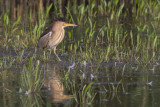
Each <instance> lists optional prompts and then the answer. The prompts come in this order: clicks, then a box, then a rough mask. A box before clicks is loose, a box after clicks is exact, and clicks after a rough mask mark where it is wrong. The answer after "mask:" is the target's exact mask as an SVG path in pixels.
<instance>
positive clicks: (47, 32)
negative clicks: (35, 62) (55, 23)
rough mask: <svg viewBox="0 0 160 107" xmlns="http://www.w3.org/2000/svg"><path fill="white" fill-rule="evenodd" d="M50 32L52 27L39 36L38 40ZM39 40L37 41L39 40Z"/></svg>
mask: <svg viewBox="0 0 160 107" xmlns="http://www.w3.org/2000/svg"><path fill="white" fill-rule="evenodd" d="M51 31H52V26H50V27H48V28H47V29H46V30H45V31H44V32H43V33H42V34H41V35H40V38H41V37H43V36H44V35H46V34H47V33H49V32H51ZM40 38H39V39H40Z"/></svg>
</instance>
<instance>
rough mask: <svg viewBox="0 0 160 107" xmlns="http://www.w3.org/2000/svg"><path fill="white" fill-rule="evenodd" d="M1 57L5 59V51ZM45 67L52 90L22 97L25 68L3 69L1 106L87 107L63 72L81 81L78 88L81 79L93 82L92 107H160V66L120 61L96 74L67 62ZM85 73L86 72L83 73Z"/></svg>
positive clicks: (52, 63) (49, 63) (104, 64)
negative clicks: (69, 88)
mask: <svg viewBox="0 0 160 107" xmlns="http://www.w3.org/2000/svg"><path fill="white" fill-rule="evenodd" d="M4 53H5V52H4ZM1 55H4V54H3V53H2V51H1ZM6 55H7V54H6ZM4 56H5V55H4ZM14 57H15V56H14ZM52 58H53V57H52ZM41 64H43V62H41ZM45 64H46V65H47V71H44V72H49V76H48V77H46V79H47V80H46V81H50V82H46V83H45V86H47V85H48V84H49V83H50V84H49V85H50V86H49V85H48V87H50V89H49V88H47V89H45V88H43V89H42V90H41V92H40V93H39V92H38V93H32V94H27V92H26V93H20V91H19V89H20V87H21V86H20V84H19V78H20V77H19V76H20V75H21V72H20V71H21V70H22V67H17V68H14V67H13V68H12V67H11V68H10V69H1V79H0V84H1V85H0V92H1V93H0V97H1V100H0V103H1V105H2V106H3V107H8V106H19V107H21V106H31V105H34V104H36V105H39V106H44V105H45V106H46V105H48V106H51V105H52V106H72V107H75V106H80V105H81V106H83V105H84V106H87V104H80V103H79V104H78V103H76V101H75V99H74V98H73V96H72V94H71V91H69V90H67V89H66V87H65V85H66V83H65V81H64V80H65V79H64V74H63V72H62V71H64V72H69V73H68V74H69V77H71V78H73V79H74V78H77V79H74V80H76V81H77V83H76V84H78V85H82V84H80V83H81V82H80V78H83V79H82V80H84V83H85V84H88V83H91V82H93V89H94V93H96V96H95V99H94V102H93V103H92V104H91V106H95V107H96V106H110V107H115V106H116V107H117V106H118V107H135V106H137V107H151V106H154V107H158V106H159V104H160V103H159V98H160V97H159V96H160V95H159V88H160V73H159V69H160V65H159V62H157V63H150V64H147V65H146V64H141V65H138V64H134V63H133V64H132V63H124V62H118V61H110V62H108V63H107V62H103V63H102V64H101V65H100V67H99V69H98V72H96V73H95V72H92V70H95V69H94V68H93V67H92V66H93V65H91V64H89V63H87V64H86V66H84V65H82V64H80V63H77V62H75V64H74V63H68V62H66V61H64V62H59V63H55V61H48V62H45ZM95 66H96V64H95ZM69 67H72V68H71V69H70V71H68V69H69ZM77 67H78V68H77ZM84 70H85V72H83V73H79V72H80V71H84ZM76 72H77V73H76ZM79 75H80V76H79ZM74 76H75V77H74ZM79 77H80V78H79ZM46 84H47V85H46ZM55 85H57V86H58V88H56V87H57V86H55ZM63 92H64V93H63Z"/></svg>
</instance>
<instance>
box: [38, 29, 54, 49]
mask: <svg viewBox="0 0 160 107" xmlns="http://www.w3.org/2000/svg"><path fill="white" fill-rule="evenodd" d="M51 35H52V31H50V32H48V33H47V34H45V35H43V36H42V35H41V37H40V39H39V42H38V47H39V48H46V47H47V45H48V42H49V39H50V38H51Z"/></svg>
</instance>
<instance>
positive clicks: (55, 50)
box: [54, 47, 61, 61]
mask: <svg viewBox="0 0 160 107" xmlns="http://www.w3.org/2000/svg"><path fill="white" fill-rule="evenodd" d="M54 54H55V55H56V57H57V59H58V61H61V59H60V58H59V57H58V55H57V54H56V47H54Z"/></svg>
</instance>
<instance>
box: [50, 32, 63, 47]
mask: <svg viewBox="0 0 160 107" xmlns="http://www.w3.org/2000/svg"><path fill="white" fill-rule="evenodd" d="M64 35H65V31H64V30H62V31H61V32H58V33H57V34H55V35H54V34H53V35H52V37H51V39H50V41H49V47H50V48H53V47H56V46H57V45H58V44H59V43H61V42H62V40H63V38H64Z"/></svg>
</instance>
